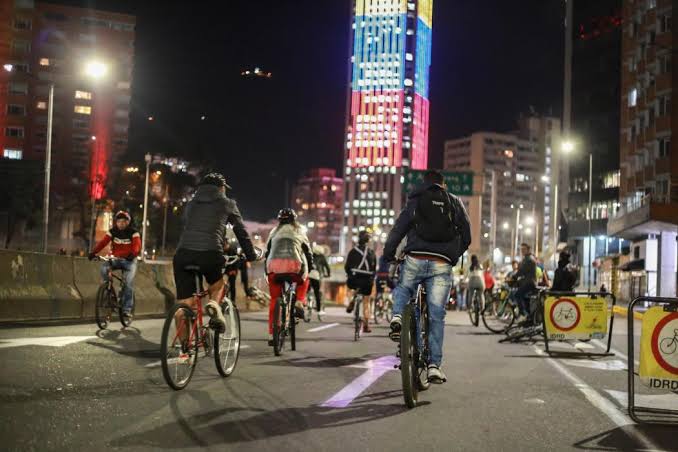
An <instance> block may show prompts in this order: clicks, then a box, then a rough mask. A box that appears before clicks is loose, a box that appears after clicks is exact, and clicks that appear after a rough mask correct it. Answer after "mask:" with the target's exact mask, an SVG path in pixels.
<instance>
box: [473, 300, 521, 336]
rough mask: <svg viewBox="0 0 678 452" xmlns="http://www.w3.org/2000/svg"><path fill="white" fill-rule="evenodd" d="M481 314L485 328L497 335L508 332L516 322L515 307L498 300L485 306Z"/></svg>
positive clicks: (491, 301)
mask: <svg viewBox="0 0 678 452" xmlns="http://www.w3.org/2000/svg"><path fill="white" fill-rule="evenodd" d="M481 314H482V319H483V325H485V328H487V329H488V330H490V331H491V332H493V333H496V334H500V333H504V332H506V330H508V329H509V328H511V326H512V325H513V322H514V321H515V312H514V311H513V305H512V304H511V303H509V302H501V301H500V300H498V299H496V298H493V299H492V300H490V301H489V302H487V303H486V304H485V309H483V312H482V313H481Z"/></svg>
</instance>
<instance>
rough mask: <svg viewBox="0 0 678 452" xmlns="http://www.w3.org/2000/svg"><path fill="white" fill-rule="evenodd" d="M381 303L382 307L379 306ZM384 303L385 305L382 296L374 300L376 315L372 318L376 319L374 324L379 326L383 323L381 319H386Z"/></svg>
mask: <svg viewBox="0 0 678 452" xmlns="http://www.w3.org/2000/svg"><path fill="white" fill-rule="evenodd" d="M379 301H381V303H382V304H381V306H380V304H379ZM383 303H384V299H383V298H381V297H380V296H379V297H377V298H375V300H374V305H373V306H374V309H373V312H374V314H373V316H372V317H373V318H374V324H375V325H379V322H381V319H382V318H383V317H384V309H383V306H384V305H383Z"/></svg>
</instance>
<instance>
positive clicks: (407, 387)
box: [400, 305, 419, 408]
mask: <svg viewBox="0 0 678 452" xmlns="http://www.w3.org/2000/svg"><path fill="white" fill-rule="evenodd" d="M417 354H418V352H417V340H416V333H415V320H414V309H413V308H412V305H407V307H405V312H403V323H402V329H401V332H400V376H401V378H402V382H403V398H404V399H405V405H407V407H408V408H414V407H415V406H417V401H418V399H419V386H418V384H417V381H416V380H417V379H418V376H419V370H418V369H417V367H418V366H417V359H416V358H417Z"/></svg>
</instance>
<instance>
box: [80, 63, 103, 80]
mask: <svg viewBox="0 0 678 452" xmlns="http://www.w3.org/2000/svg"><path fill="white" fill-rule="evenodd" d="M107 71H108V67H107V66H106V65H105V64H104V63H102V62H101V61H90V62H88V63H87V64H86V65H85V74H87V75H88V76H90V77H92V78H101V77H103V76H104V75H106V72H107Z"/></svg>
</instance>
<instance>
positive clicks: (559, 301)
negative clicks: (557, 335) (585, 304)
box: [549, 298, 581, 331]
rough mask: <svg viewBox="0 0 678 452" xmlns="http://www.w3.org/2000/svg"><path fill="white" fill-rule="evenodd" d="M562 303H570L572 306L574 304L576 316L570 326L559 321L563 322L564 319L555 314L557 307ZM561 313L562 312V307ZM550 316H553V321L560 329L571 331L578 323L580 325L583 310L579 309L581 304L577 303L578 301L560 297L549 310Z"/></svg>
mask: <svg viewBox="0 0 678 452" xmlns="http://www.w3.org/2000/svg"><path fill="white" fill-rule="evenodd" d="M562 304H569V305H571V306H574V309H575V313H576V317H575V320H574V322H573V323H572V325H570V326H561V324H560V323H558V322H561V321H562V319H561V318H559V317H556V316H555V315H554V313H555V310H556V307H558V305H562ZM559 313H562V307H561V311H559ZM549 317H550V318H551V323H552V324H553V325H554V326H555V327H556V328H558V329H559V330H560V331H570V330H573V329H575V328H576V327H577V325H579V321H580V320H581V311H580V310H579V306H578V305H577V303H575V302H574V300H571V299H569V298H558V299H557V300H556V301H555V302H554V303H553V305H552V306H551V310H550V311H549Z"/></svg>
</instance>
